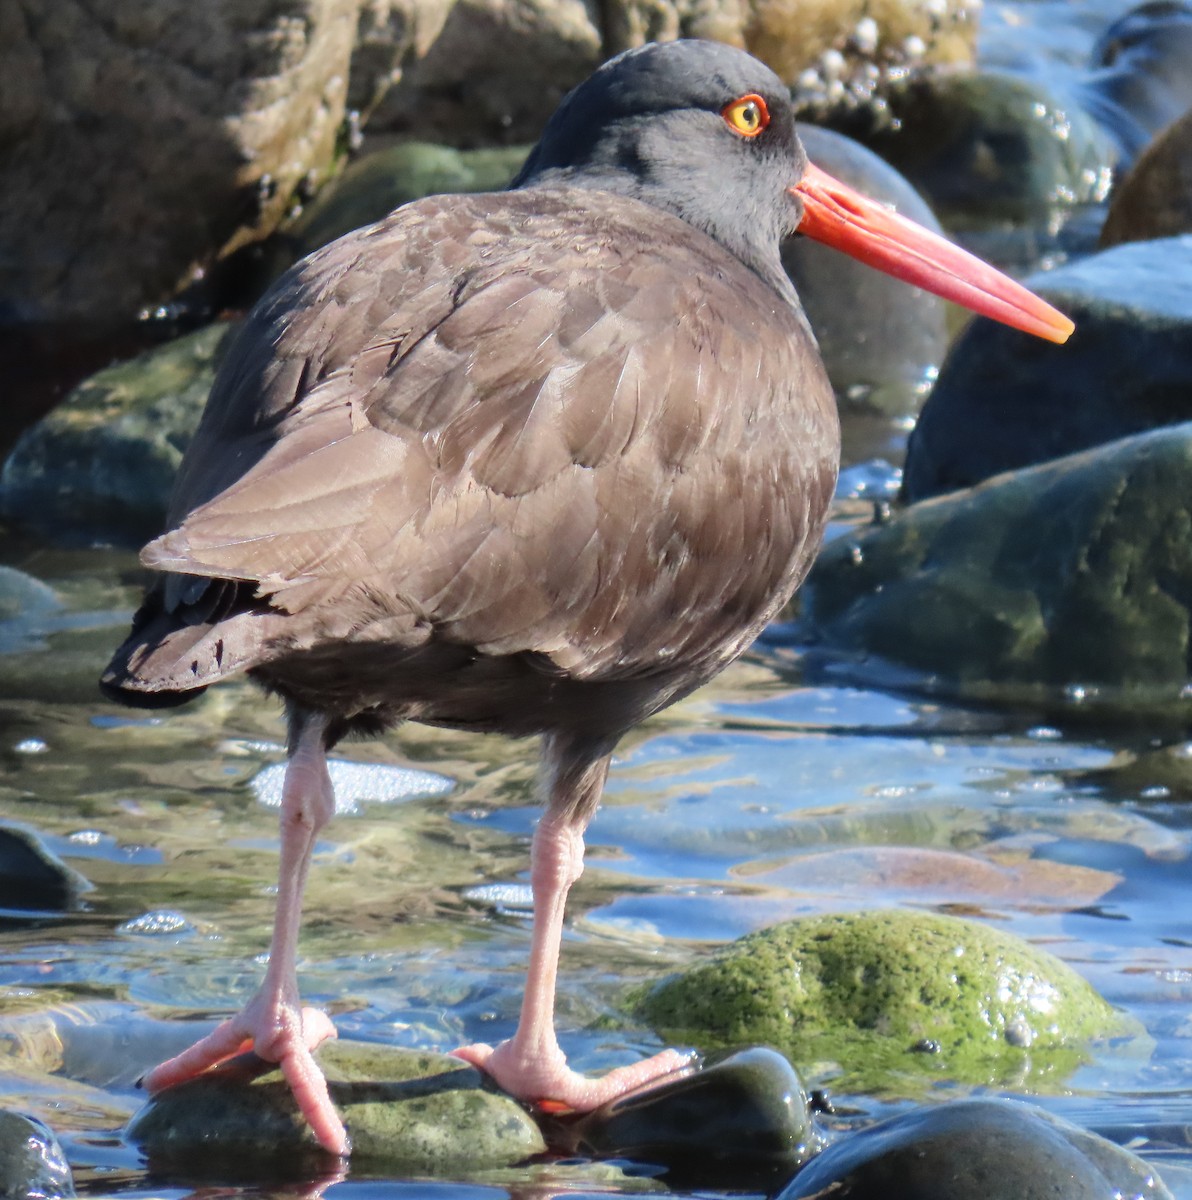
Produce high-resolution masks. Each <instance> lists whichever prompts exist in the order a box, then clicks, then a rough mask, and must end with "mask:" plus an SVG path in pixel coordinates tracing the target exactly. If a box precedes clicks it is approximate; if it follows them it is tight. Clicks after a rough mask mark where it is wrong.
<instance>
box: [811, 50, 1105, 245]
mask: <svg viewBox="0 0 1192 1200" xmlns="http://www.w3.org/2000/svg"><path fill="white" fill-rule="evenodd" d="M887 104H888V110H886V111H882V112H879V113H878V114H877V115H876V116H874V115H873V114H871V113H867V112H864V111H861V112H855V113H842V114H840V115H839V116H838V117H836V118H833V119H832V120H831V121H830V122H828V123H830V124H831V125H832V127H833V128H835V129H839V130H840V131H841V132H842V133H846V134H848V135H850V136H852V137H855V138H857V140H858V141H860V142H862V143H864V144H865V145H866V146H868V147H869V148H870V149H871V150H873V151H874V152H875V153H876V154H878V155H880V156H881V157H882V158H883V159H885V160H886V161H887V162H889V163H891V164H892V165H893V166H894V167H896V168H897V169H898V170H899V171H901V172H902V174H903V175H905V176H906V178H907V179H909V180H910V182H911V184H912V185H913V186H914V187H915V188H917V189H918V190H919V191H920V192H921V193H922V194H923V196H924V197H925V198H926V199H927V202H928V203H929V204H930V205H931V207H932V209H933V210H934V212H935V213H936V215H937V216H938V217H939V219H940V220H941V221H942V222H943V224H944V225H945V226H946V227H947V228H948V229H952V230H965V231H972V230H982V229H987V228H989V227H990V226H993V227H1002V226H1005V225H1007V224H1011V225H1015V226H1023V227H1026V228H1027V229H1028V230H1031V231H1035V232H1034V236H1035V237H1037V238H1039V239H1046V238H1047V237H1048V236H1049V234H1053V233H1054V231H1055V230H1056V229H1057V228H1058V226H1060V225H1061V224H1062V223H1063V222H1064V221H1065V220H1066V219H1068V218H1069V217H1070V216H1071V215H1072V214H1073V212H1074V211H1076V210H1079V209H1080V208H1081V207H1082V206H1085V205H1089V204H1098V203H1100V202H1101V201H1102V200H1104V198H1105V195H1106V193H1107V192H1108V189H1109V183H1110V178H1111V169H1112V167H1113V165H1114V164H1115V162H1116V161H1117V158H1118V150H1117V147H1116V145H1115V143H1114V141H1113V139H1112V138H1111V137H1110V136H1109V135H1108V134H1106V133H1105V132H1104V131H1103V130H1102V129H1101V128H1100V127H1099V126H1098V125H1097V123H1096V122H1095V121H1094V120H1093V118H1092V117H1090V116H1088V115H1087V114H1086V113H1084V112H1083V111H1081V110H1080V109H1078V108H1077V107H1076V105H1075V104H1074V103H1073V102H1072V101H1071V100H1070V99H1069V98H1066V97H1064V96H1062V95H1060V94H1059V93H1057V92H1055V91H1054V90H1052V89H1051V88H1050V87H1049V86H1048V85H1046V84H1045V83H1043V82H1041V81H1034V80H1029V79H1024V78H1021V77H1019V76H1015V75H1010V74H1005V73H1001V72H994V71H986V72H977V73H971V74H963V73H953V74H943V73H941V74H934V75H925V76H921V77H912V78H911V79H909V80H906V81H904V82H902V83H900V84H896V85H895V86H894V87H892V88H891V89H890V92H889V94H888V96H887Z"/></svg>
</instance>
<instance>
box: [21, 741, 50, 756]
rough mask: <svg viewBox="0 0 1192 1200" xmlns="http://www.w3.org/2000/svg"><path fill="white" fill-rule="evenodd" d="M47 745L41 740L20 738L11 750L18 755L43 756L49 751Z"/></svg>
mask: <svg viewBox="0 0 1192 1200" xmlns="http://www.w3.org/2000/svg"><path fill="white" fill-rule="evenodd" d="M49 748H50V747H49V744H48V743H47V742H43V741H42V740H41V738H35V737H30V738H22V739H21V740H20V741H19V742H17V744H16V745H15V746H13V749H14V750H15V751H16V752H17V753H18V754H44V753H45V752H46V751H47V750H48V749H49Z"/></svg>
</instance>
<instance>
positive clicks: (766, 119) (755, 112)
mask: <svg viewBox="0 0 1192 1200" xmlns="http://www.w3.org/2000/svg"><path fill="white" fill-rule="evenodd" d="M720 115H721V116H722V117H723V118H724V122H725V124H726V125H727V126H728V127H729V128H730V129H731V130H733V132H734V133H739V134H740V135H741V136H742V137H747V138H751V137H757V135H758V134H759V133H761V131H762V130H763V129H765V127H766V126H767V125H769V123H770V110H769V109H768V108H767V107H766V102H765V101H764V100H763V99H762V98H761V97H760V96H755V95H753V93H750V94H749V95H748V96H742V97H741V98H740V99H739V100H734V101H733V102H732V103H731V104H726V105H725V106H724V107H723V108H722V109H721V110H720Z"/></svg>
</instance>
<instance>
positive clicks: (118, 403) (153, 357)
mask: <svg viewBox="0 0 1192 1200" xmlns="http://www.w3.org/2000/svg"><path fill="white" fill-rule="evenodd" d="M228 329H229V326H228V325H227V324H225V323H217V324H214V325H210V326H208V327H207V328H206V329H202V330H200V331H199V332H198V333H193V334H189V335H188V336H186V337H182V338H178V339H177V340H176V341H172V342H169V343H167V344H166V345H164V346H160V347H158V348H156V349H154V350H150V351H148V352H147V353H145V354H142V355H140V356H139V357H137V358H134V359H132V360H131V361H130V362H125V363H119V364H117V365H116V366H113V367H108V368H106V369H105V370H103V371H100V372H98V373H97V374H95V375H93V376H92V377H91V378H90V379H88V380H86V381H85V382H84V383H82V384H80V385H79V386H78V387H77V388H75V390H74V391H73V392H71V393H70V395H69V396H68V397H67V398H66V400H65V401H64V402H63V403H62V404H61V405H59V407H58V408H56V409H55V410H54V411H53V412H52V413H50V414H49V416H47V417H46V418H44V419H43V420H42V421H40V422H39V423H38V424H37V425H35V426H33V428H32V429H29V430H27V431H26V432H25V433H24V434H23V435H22V437H21V439H20V440H19V441H18V442H17V444H16V446H15V447H14V449H13V452H12V454H11V455H10V456H9V458H8V461H7V462H6V463H5V464H4V467H3V470H2V471H0V515H2V516H4V517H6V518H8V519H9V520H11V521H13V522H14V523H17V524H21V525H27V526H30V527H32V528H35V529H38V530H41V531H47V532H51V533H53V534H54V535H55V536H56V537H59V538H63V539H66V540H73V541H83V540H90V539H95V538H100V539H104V540H112V541H118V542H122V543H133V542H140V541H143V540H145V539H146V538H147V537H150V536H153V535H154V534H156V533H159V532H160V531H161V527H162V523H163V521H164V518H165V511H166V505H167V504H168V502H169V497H170V492H171V489H172V488H173V485H174V474H175V472H176V471H177V469H178V464H179V463H180V462H181V461H182V453H183V451H184V450H185V449H186V446H187V444H188V442H189V441H190V436H191V434H192V432H193V431H194V428H195V426H196V425H197V424H198V421H199V414H200V413H201V412H202V409H203V405H204V404H205V403H206V400H207V393H208V392H209V391H210V390H211V382H212V380H213V379H214V376H215V361H216V358H217V356H218V353H219V349H220V346H221V344H222V342H223V339H224V337H225V336H226V334H227V333H228Z"/></svg>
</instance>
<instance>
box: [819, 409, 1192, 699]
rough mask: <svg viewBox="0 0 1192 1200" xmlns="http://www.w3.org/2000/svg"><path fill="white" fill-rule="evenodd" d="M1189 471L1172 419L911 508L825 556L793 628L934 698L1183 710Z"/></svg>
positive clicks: (1185, 438) (1183, 434) (1190, 546)
mask: <svg viewBox="0 0 1192 1200" xmlns="http://www.w3.org/2000/svg"><path fill="white" fill-rule="evenodd" d="M1190 470H1192V424H1184V425H1179V426H1176V427H1174V428H1171V429H1166V430H1157V431H1155V432H1153V433H1149V434H1142V435H1139V436H1137V437H1133V438H1128V439H1123V440H1121V441H1118V442H1115V443H1113V444H1112V445H1109V446H1106V447H1103V448H1102V449H1100V450H1093V451H1088V452H1086V453H1084V454H1078V455H1072V456H1070V457H1068V458H1064V459H1060V460H1058V461H1056V462H1053V463H1047V464H1045V465H1043V466H1039V467H1034V468H1032V469H1030V470H1027V471H1020V472H1016V473H1014V474H1007V475H1002V476H998V477H997V478H994V479H991V480H989V481H987V482H986V483H984V484H982V485H981V486H980V487H976V488H973V489H971V490H970V491H966V492H960V493H957V494H955V495H950V496H940V497H937V498H935V499H933V500H929V501H924V502H923V503H921V504H915V505H912V506H911V507H910V508H909V509H907V510H905V511H904V512H902V513H900V514H899V515H898V516H897V517H895V519H893V520H892V521H890V522H888V523H886V524H883V525H873V526H869V527H866V528H864V529H861V530H859V531H857V532H855V533H852V534H849V535H848V536H845V537H842V538H839V539H837V541H835V542H834V543H832V544H831V545H830V546H828V547H827V548H826V550H825V551H824V553H823V555H822V556H821V557H820V560H819V562H818V563H817V564H816V567H815V569H814V570H813V571H812V574H811V576H810V579H809V582H808V585H807V586H806V587H805V589H804V593H803V599H804V605H805V607H804V615H805V618H806V621H807V628H808V632H809V634H810V635H811V636H814V638H815V639H816V640H817V641H818V642H819V643H820V644H821V645H827V646H829V647H831V648H832V649H833V650H834V651H836V650H844V651H847V652H849V653H851V654H855V655H858V656H880V657H881V658H882V659H883V660H885V661H886V662H887V663H894V664H897V665H898V666H900V667H903V668H909V669H910V670H911V671H913V672H917V673H919V674H920V676H921V677H922V676H926V677H927V682H929V683H930V684H931V686H932V687H934V688H935V689H936V690H939V691H945V692H948V691H951V692H959V693H962V694H965V695H973V696H980V697H983V698H988V699H1005V700H1012V699H1023V698H1034V699H1038V700H1040V701H1042V700H1046V699H1047V698H1048V697H1049V696H1052V695H1055V694H1057V693H1059V694H1063V693H1065V692H1066V694H1068V695H1069V696H1073V697H1075V698H1077V699H1080V700H1082V701H1083V702H1084V703H1086V704H1092V703H1094V702H1099V703H1102V704H1117V705H1121V704H1126V703H1129V704H1131V705H1134V706H1141V705H1143V704H1146V705H1147V706H1148V707H1154V708H1159V707H1162V706H1169V707H1170V706H1178V705H1180V704H1184V703H1186V700H1187V698H1186V697H1184V696H1182V695H1181V693H1182V689H1183V688H1184V686H1185V684H1186V683H1187V677H1188V661H1189V650H1190V644H1189V639H1190V634H1189V630H1190V621H1192V611H1190V606H1192V510H1190V508H1189V500H1188V490H1187V480H1188V476H1189V471H1190ZM863 669H872V664H870V667H869V668H863Z"/></svg>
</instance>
